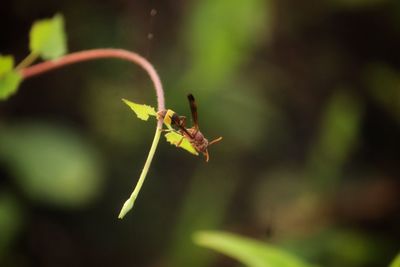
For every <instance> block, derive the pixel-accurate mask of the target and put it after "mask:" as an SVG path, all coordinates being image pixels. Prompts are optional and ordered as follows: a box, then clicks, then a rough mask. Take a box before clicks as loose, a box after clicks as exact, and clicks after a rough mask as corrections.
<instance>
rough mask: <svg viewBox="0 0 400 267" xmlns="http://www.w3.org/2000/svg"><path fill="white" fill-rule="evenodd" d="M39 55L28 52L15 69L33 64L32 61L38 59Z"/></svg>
mask: <svg viewBox="0 0 400 267" xmlns="http://www.w3.org/2000/svg"><path fill="white" fill-rule="evenodd" d="M38 57H39V55H38V54H35V53H30V54H29V55H28V56H27V57H26V58H24V59H23V60H22V61H21V62H20V63H19V64H18V65H17V66H16V67H15V69H16V70H21V69H23V68H27V67H29V66H30V65H32V64H33V62H35V61H36V59H38Z"/></svg>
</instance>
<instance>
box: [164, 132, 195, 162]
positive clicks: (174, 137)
mask: <svg viewBox="0 0 400 267" xmlns="http://www.w3.org/2000/svg"><path fill="white" fill-rule="evenodd" d="M165 138H166V139H167V142H168V143H170V144H172V145H175V146H176V145H177V144H178V143H179V142H181V143H180V145H179V147H180V148H183V149H185V150H186V151H188V152H189V153H192V154H194V155H196V156H197V155H199V153H197V151H196V149H195V148H194V147H193V146H192V144H191V143H190V142H189V140H188V139H187V138H185V137H184V136H183V135H181V134H179V133H177V132H175V131H171V132H168V133H166V134H165Z"/></svg>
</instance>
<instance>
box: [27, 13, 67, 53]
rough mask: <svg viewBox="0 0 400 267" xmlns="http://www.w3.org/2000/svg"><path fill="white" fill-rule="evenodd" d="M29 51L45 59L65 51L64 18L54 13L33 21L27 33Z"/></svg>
mask: <svg viewBox="0 0 400 267" xmlns="http://www.w3.org/2000/svg"><path fill="white" fill-rule="evenodd" d="M29 39H30V40H29V48H30V50H31V53H33V54H38V55H40V56H41V57H42V58H43V59H45V60H50V59H56V58H58V57H60V56H62V55H64V54H65V53H66V52H67V42H66V34H65V30H64V18H63V16H62V15H61V14H56V15H55V16H54V17H53V18H51V19H44V20H39V21H37V22H35V23H34V24H33V26H32V28H31V31H30V33H29Z"/></svg>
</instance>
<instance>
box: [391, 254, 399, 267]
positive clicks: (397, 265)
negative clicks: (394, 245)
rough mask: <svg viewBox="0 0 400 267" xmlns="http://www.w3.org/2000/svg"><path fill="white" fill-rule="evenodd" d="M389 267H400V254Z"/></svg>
mask: <svg viewBox="0 0 400 267" xmlns="http://www.w3.org/2000/svg"><path fill="white" fill-rule="evenodd" d="M389 267H400V253H399V254H397V256H396V257H395V258H394V259H393V261H392V262H391V263H390V265H389Z"/></svg>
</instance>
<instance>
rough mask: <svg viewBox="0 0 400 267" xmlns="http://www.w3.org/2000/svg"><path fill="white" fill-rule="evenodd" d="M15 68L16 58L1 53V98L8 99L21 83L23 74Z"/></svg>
mask: <svg viewBox="0 0 400 267" xmlns="http://www.w3.org/2000/svg"><path fill="white" fill-rule="evenodd" d="M13 68H14V58H13V57H12V56H1V55H0V99H7V98H8V97H10V96H11V95H12V94H14V93H15V92H16V91H17V89H18V86H19V84H20V83H21V80H22V77H21V75H20V74H19V73H18V72H16V71H14V70H13Z"/></svg>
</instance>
